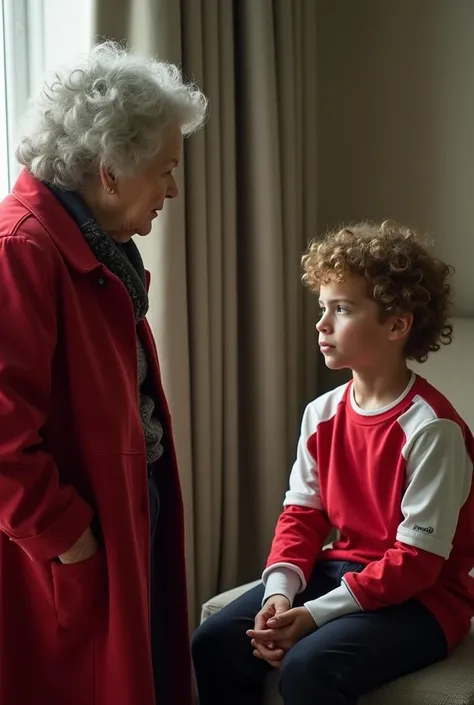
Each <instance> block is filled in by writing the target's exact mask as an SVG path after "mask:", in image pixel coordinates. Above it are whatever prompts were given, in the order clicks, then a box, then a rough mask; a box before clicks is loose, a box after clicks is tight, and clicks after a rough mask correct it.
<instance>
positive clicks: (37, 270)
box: [0, 235, 93, 561]
mask: <svg viewBox="0 0 474 705" xmlns="http://www.w3.org/2000/svg"><path fill="white" fill-rule="evenodd" d="M53 274H54V269H53V264H52V262H51V261H50V259H49V258H48V256H47V254H46V253H45V252H43V251H42V249H41V248H40V247H39V246H38V245H37V244H36V243H35V242H33V241H31V240H29V239H27V238H25V237H22V236H20V235H14V236H5V237H2V238H1V239H0V420H1V436H0V528H1V530H2V531H3V532H4V533H5V534H6V535H7V536H8V537H9V538H10V540H11V541H15V542H16V543H18V545H19V546H21V548H22V549H23V550H24V551H25V552H26V553H27V554H28V555H29V556H30V558H31V559H32V560H37V561H45V560H49V559H52V558H54V557H56V556H58V555H60V554H61V553H64V552H65V551H67V550H68V549H69V548H71V546H72V545H73V544H74V543H75V542H76V540H77V539H78V538H79V537H80V536H81V534H82V533H83V532H84V531H85V530H86V528H87V526H88V525H89V523H90V521H91V519H92V514H93V512H92V508H91V507H90V506H89V505H88V504H87V503H86V502H85V501H84V500H83V499H81V497H80V496H79V495H78V493H77V492H76V491H75V489H74V488H73V487H72V486H70V485H63V484H61V483H60V480H59V474H58V468H57V467H56V464H55V462H54V459H53V458H52V457H51V455H50V454H48V453H47V452H45V450H44V449H43V443H42V432H43V427H44V425H45V421H46V417H47V414H48V407H49V403H50V390H51V366H52V359H53V355H54V351H55V347H56V330H57V313H56V312H57V298H56V295H55V287H54V276H53Z"/></svg>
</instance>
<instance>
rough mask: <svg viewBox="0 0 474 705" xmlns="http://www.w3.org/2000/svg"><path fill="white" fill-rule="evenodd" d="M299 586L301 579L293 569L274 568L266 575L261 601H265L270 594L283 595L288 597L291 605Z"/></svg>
mask: <svg viewBox="0 0 474 705" xmlns="http://www.w3.org/2000/svg"><path fill="white" fill-rule="evenodd" d="M300 587H301V580H300V578H299V576H298V573H297V572H296V571H295V570H292V569H291V568H275V569H274V570H272V571H270V572H269V573H268V574H267V576H266V580H265V594H264V596H263V602H266V600H268V598H269V597H272V595H283V596H284V597H287V598H288V600H289V601H290V606H291V605H292V604H293V600H294V599H295V595H296V593H297V592H298V591H299V589H300ZM263 602H262V604H263Z"/></svg>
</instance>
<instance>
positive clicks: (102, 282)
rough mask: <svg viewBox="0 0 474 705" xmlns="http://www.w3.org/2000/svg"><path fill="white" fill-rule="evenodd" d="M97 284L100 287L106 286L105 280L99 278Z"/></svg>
mask: <svg viewBox="0 0 474 705" xmlns="http://www.w3.org/2000/svg"><path fill="white" fill-rule="evenodd" d="M98 282H99V285H100V286H105V285H106V284H107V279H106V278H105V277H100V278H99V279H98Z"/></svg>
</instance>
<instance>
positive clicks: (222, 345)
mask: <svg viewBox="0 0 474 705" xmlns="http://www.w3.org/2000/svg"><path fill="white" fill-rule="evenodd" d="M315 27H316V3H314V1H313V0H274V1H273V2H272V0H180V2H178V1H177V0H134V2H133V4H132V2H129V1H127V0H96V15H95V35H96V37H97V36H99V37H104V36H107V37H110V38H114V39H117V40H126V41H127V43H128V45H129V46H130V47H131V48H132V49H135V50H138V51H140V52H142V53H144V54H153V55H155V56H158V57H159V58H162V59H166V60H169V61H173V62H175V63H178V64H180V65H181V66H182V68H183V71H184V73H185V75H186V76H187V77H188V78H190V79H193V80H196V81H197V82H198V83H199V85H200V86H201V87H202V88H203V90H204V91H205V92H206V94H207V95H208V97H209V99H210V104H211V111H210V118H209V121H208V124H207V125H206V127H205V129H204V130H203V131H201V132H200V133H198V134H197V135H195V136H193V137H191V138H190V139H189V140H187V141H186V143H185V151H184V165H183V168H182V169H181V170H180V172H181V173H180V183H179V185H180V188H181V197H180V198H179V199H178V200H176V201H174V202H170V203H169V204H167V207H166V209H165V211H163V214H162V215H161V216H160V218H159V219H158V221H157V224H156V226H155V227H154V230H153V232H152V233H151V234H150V235H149V236H148V238H146V239H143V238H142V239H138V245H139V247H140V249H141V251H142V254H143V256H144V259H145V263H146V265H147V267H148V268H149V269H150V270H151V273H152V287H151V292H150V314H149V315H150V322H151V325H152V327H153V330H154V333H155V336H156V339H157V344H158V349H159V353H160V359H161V364H162V368H163V379H164V384H165V389H166V392H167V394H168V398H169V401H170V406H171V411H172V416H173V429H174V435H175V441H176V446H177V453H178V460H179V463H180V472H181V478H182V483H183V493H184V501H185V506H186V521H187V560H188V573H189V595H190V607H191V613H192V615H193V616H192V619H193V620H195V619H196V618H197V617H198V610H199V605H200V604H201V602H202V601H204V600H205V599H207V598H208V597H210V596H211V595H212V594H214V593H216V592H217V591H218V590H222V589H226V588H229V587H232V586H233V585H235V584H237V582H239V581H242V580H246V579H252V578H255V577H258V575H259V574H260V573H261V570H262V564H263V562H264V560H265V556H266V554H267V551H268V548H269V542H270V540H271V536H272V533H273V527H274V523H275V520H276V517H277V515H278V512H279V511H280V508H281V502H282V498H283V494H284V491H285V489H286V486H287V482H288V473H289V470H290V467H291V462H292V460H293V457H294V453H295V448H296V441H297V437H298V430H299V422H300V418H301V413H302V411H303V408H304V405H305V403H306V402H307V401H308V400H309V399H311V398H313V397H314V396H315V393H316V367H317V365H316V358H317V353H316V339H315V334H314V322H315V321H314V307H313V304H312V302H311V300H310V298H309V296H308V295H307V294H306V292H305V291H304V289H303V287H302V285H301V283H300V265H299V262H300V256H301V252H302V250H303V249H304V248H305V246H306V244H307V242H308V240H309V239H311V238H313V237H314V236H315V235H316V159H317V152H316V139H315V135H316V90H317V86H316V78H315V76H316V47H315V41H314V36H315Z"/></svg>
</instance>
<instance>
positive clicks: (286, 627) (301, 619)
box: [247, 598, 317, 667]
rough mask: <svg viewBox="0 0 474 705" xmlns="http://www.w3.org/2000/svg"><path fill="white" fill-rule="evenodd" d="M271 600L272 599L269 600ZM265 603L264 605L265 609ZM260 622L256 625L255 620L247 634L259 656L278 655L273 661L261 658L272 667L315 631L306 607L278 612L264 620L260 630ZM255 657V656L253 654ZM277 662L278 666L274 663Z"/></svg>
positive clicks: (315, 626)
mask: <svg viewBox="0 0 474 705" xmlns="http://www.w3.org/2000/svg"><path fill="white" fill-rule="evenodd" d="M270 599H273V598H270ZM266 605H267V603H266V604H265V605H264V608H263V609H265V607H266ZM262 612H263V610H261V611H260V612H259V614H258V615H257V617H258V616H259V615H261V613H262ZM260 624H261V622H260V621H259V622H258V624H257V619H255V628H254V629H249V630H248V632H247V634H248V636H249V637H250V638H251V639H252V646H254V643H255V645H256V646H254V648H257V650H258V651H259V652H260V654H263V653H265V654H267V653H268V652H270V654H272V653H274V654H276V653H278V654H279V659H278V660H277V659H273V661H270V658H267V656H263V658H265V659H266V660H267V661H269V662H270V663H271V665H272V666H276V667H278V666H279V665H280V663H281V660H282V658H283V655H284V654H285V653H286V652H287V651H289V649H291V647H292V646H294V645H295V644H296V643H297V642H298V641H299V640H300V639H302V638H303V637H305V636H307V635H308V634H310V633H311V632H313V631H314V630H315V629H317V625H316V623H315V621H314V619H313V617H312V615H311V612H309V610H307V609H306V607H294V608H293V609H287V610H284V611H280V612H279V613H276V612H275V614H274V615H272V616H271V617H269V618H268V619H266V620H265V627H264V628H263V629H262V628H260ZM254 654H255V652H254ZM255 655H256V654H255ZM275 661H277V663H278V665H277V664H276V663H275Z"/></svg>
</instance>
